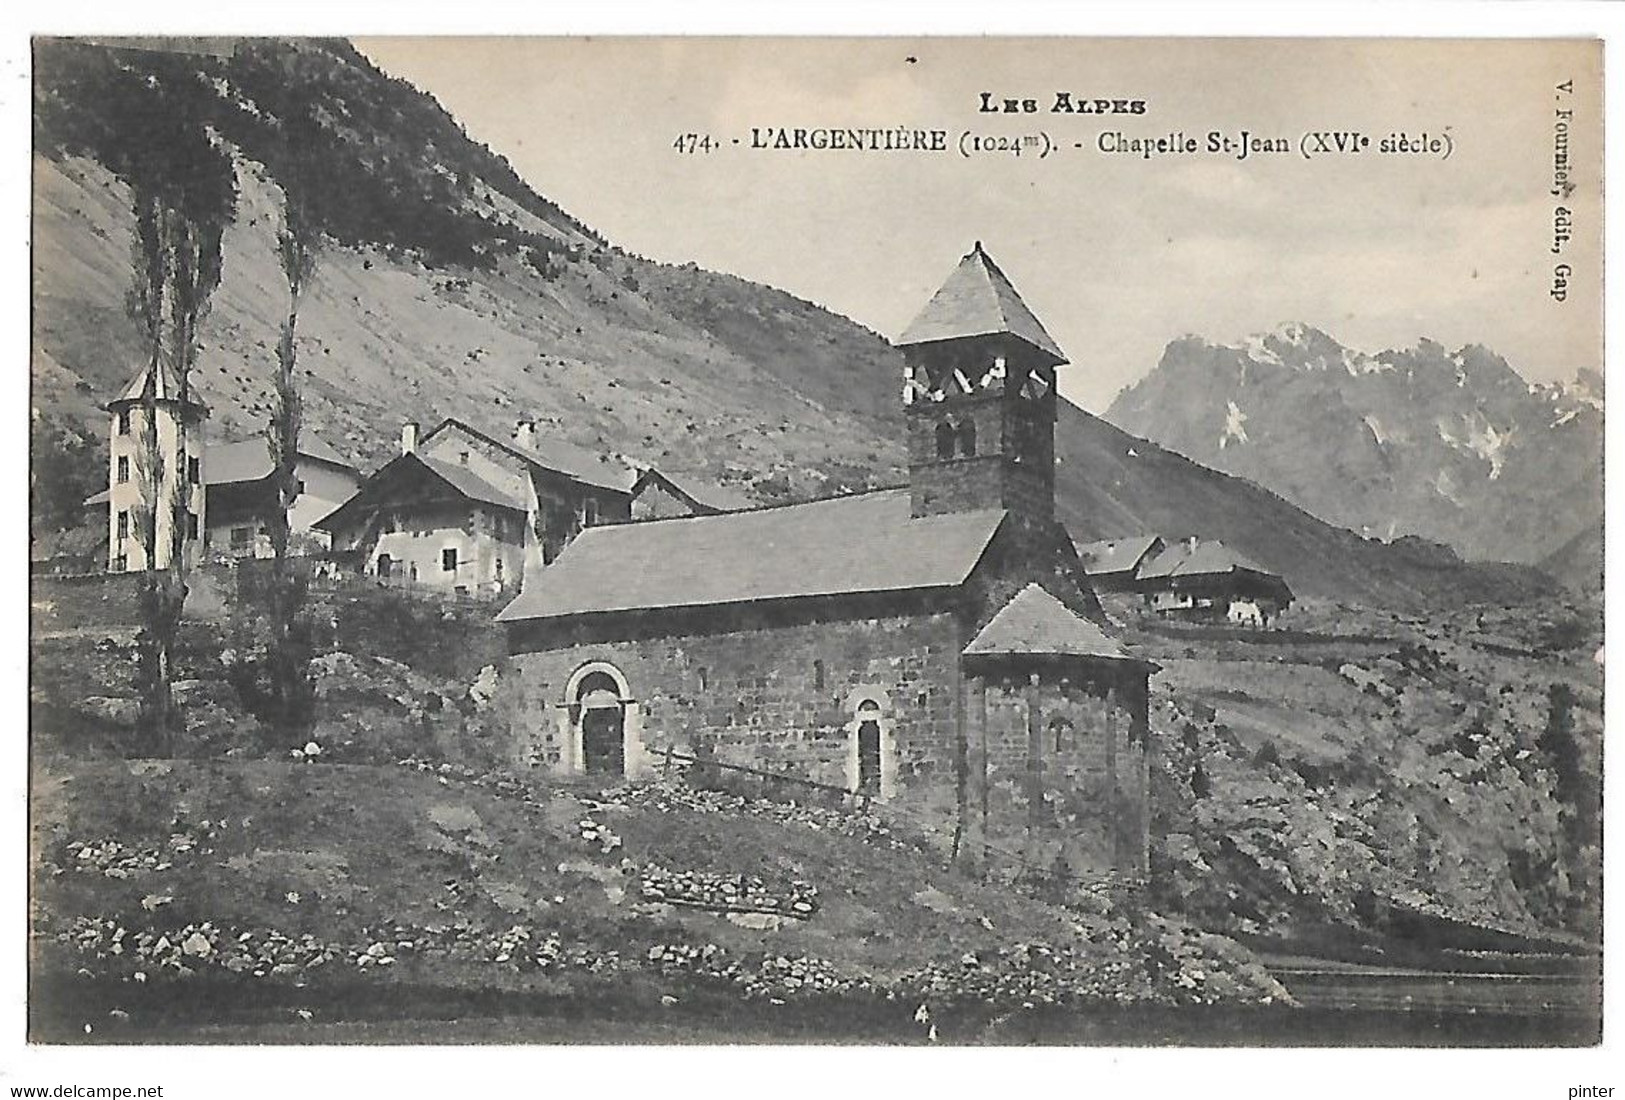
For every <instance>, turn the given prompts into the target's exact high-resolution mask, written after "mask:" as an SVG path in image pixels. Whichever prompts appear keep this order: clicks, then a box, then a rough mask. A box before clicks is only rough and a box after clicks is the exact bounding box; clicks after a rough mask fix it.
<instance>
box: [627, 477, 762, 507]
mask: <svg viewBox="0 0 1625 1100" xmlns="http://www.w3.org/2000/svg"><path fill="white" fill-rule="evenodd" d="M754 506H755V502H754V501H752V500H751V499H750V498H749V497H747V496H745V495H743V494H742V493H736V492H734V491H732V490H730V489H725V488H723V487H721V486H718V485H712V484H710V483H708V482H706V481H703V480H702V479H700V478H698V477H692V476H689V475H687V474H681V475H679V474H674V473H669V472H667V471H664V470H657V469H655V468H654V467H653V466H648V467H645V468H644V469H643V471H642V472H641V473H639V474H638V478H637V480H636V481H635V482H633V483H632V518H633V519H635V520H642V519H672V518H675V517H678V516H714V515H716V514H717V513H718V512H737V511H739V510H740V509H742V508H751V507H754Z"/></svg>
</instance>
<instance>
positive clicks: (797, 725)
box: [499, 243, 1152, 877]
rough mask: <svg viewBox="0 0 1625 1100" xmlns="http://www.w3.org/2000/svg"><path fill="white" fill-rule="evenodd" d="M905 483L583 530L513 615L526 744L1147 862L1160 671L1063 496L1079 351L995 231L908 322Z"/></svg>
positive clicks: (557, 765)
mask: <svg viewBox="0 0 1625 1100" xmlns="http://www.w3.org/2000/svg"><path fill="white" fill-rule="evenodd" d="M900 345H901V348H902V351H903V355H904V364H905V375H904V379H903V383H904V389H903V397H902V400H903V404H904V406H905V417H904V419H905V422H906V432H907V445H908V452H909V483H908V485H907V486H904V487H899V488H895V489H884V490H878V491H873V492H867V493H858V494H853V495H850V496H843V497H836V498H832V499H826V500H817V501H812V502H808V503H799V504H789V505H782V506H776V507H765V508H756V509H752V510H746V511H738V512H723V513H717V514H710V515H691V516H685V517H680V518H672V519H652V520H648V521H645V522H640V523H631V524H626V525H620V526H604V527H593V528H590V529H588V530H586V531H583V532H582V533H581V534H580V536H579V537H577V538H576V539H575V540H574V541H573V542H571V544H570V545H569V546H568V547H566V548H565V550H564V552H563V553H562V554H561V555H560V556H559V558H558V560H556V561H555V562H553V563H552V564H551V565H549V566H548V567H547V568H545V569H542V570H540V571H537V572H534V573H530V574H527V577H526V581H525V585H524V588H523V591H522V592H521V593H520V594H519V596H518V597H517V598H516V599H515V600H514V601H513V602H512V603H511V604H509V605H508V607H506V608H505V609H504V610H503V611H502V612H501V614H500V615H499V619H500V621H501V622H503V623H505V624H506V625H507V632H508V648H509V652H510V655H511V665H510V668H509V670H508V673H507V675H506V677H505V682H506V685H507V690H509V691H510V692H512V693H513V702H514V705H515V708H516V711H517V713H519V714H520V715H521V716H522V721H521V722H520V727H521V728H522V729H523V730H524V733H523V734H522V735H521V737H522V743H521V744H520V745H519V746H518V751H519V753H520V755H521V756H522V757H523V758H524V759H525V760H527V761H528V762H529V763H531V764H533V765H535V766H538V767H544V768H547V769H550V770H553V771H556V772H563V773H570V772H600V773H604V774H606V775H614V774H624V775H628V776H641V775H648V774H650V773H652V772H654V771H655V770H656V769H657V768H660V767H665V766H669V763H670V761H671V760H672V759H673V758H674V757H675V759H677V760H678V761H680V762H681V761H686V760H689V759H697V760H701V761H705V762H708V763H717V764H734V765H738V766H746V767H751V768H754V769H757V770H765V771H771V772H773V773H775V774H785V775H790V776H795V777H799V778H800V779H803V780H808V781H813V782H817V783H822V784H825V785H827V786H830V787H835V788H841V789H844V790H847V791H850V792H855V793H857V794H859V795H861V796H864V797H868V798H873V799H878V800H886V801H892V802H895V803H898V804H899V805H901V806H906V807H909V808H911V809H913V810H915V811H917V812H918V813H920V814H923V815H928V816H933V817H936V818H938V819H940V820H941V821H942V822H943V824H944V827H945V831H951V832H952V834H953V835H954V837H955V838H956V839H955V851H956V853H968V857H974V856H975V853H978V852H982V853H984V854H985V852H986V851H987V850H993V849H992V848H991V847H990V848H984V847H983V845H984V844H986V845H988V846H993V845H994V844H995V842H1001V843H1003V844H1004V845H1006V846H1009V845H1020V846H1022V847H1023V852H1024V854H1025V858H1026V859H1027V860H1028V861H1036V863H1037V864H1038V865H1041V866H1044V867H1055V866H1057V865H1058V864H1064V865H1065V866H1066V867H1067V868H1069V869H1071V870H1073V871H1075V872H1101V873H1105V874H1116V875H1126V876H1132V877H1139V876H1142V875H1143V874H1144V872H1145V869H1146V860H1147V850H1148V849H1147V837H1148V833H1147V830H1148V818H1147V810H1146V787H1147V776H1148V771H1147V752H1148V746H1147V739H1148V723H1147V713H1148V704H1149V699H1148V677H1149V674H1150V672H1151V671H1152V666H1151V665H1150V664H1149V663H1148V662H1146V661H1144V660H1140V659H1137V658H1135V657H1134V656H1133V655H1132V654H1130V653H1128V652H1127V651H1125V650H1124V649H1123V647H1122V646H1121V645H1119V644H1118V643H1117V642H1115V641H1114V640H1113V639H1111V638H1110V637H1108V636H1107V635H1106V633H1105V632H1104V631H1103V630H1102V627H1101V625H1100V624H1101V620H1102V616H1101V613H1100V608H1099V604H1098V601H1097V600H1096V599H1095V596H1094V594H1093V592H1092V591H1091V589H1090V587H1089V583H1088V580H1087V577H1086V576H1085V573H1084V568H1083V565H1082V563H1081V562H1080V561H1079V559H1078V555H1077V552H1076V550H1075V548H1074V547H1073V544H1072V541H1071V539H1070V538H1069V537H1068V535H1067V533H1066V530H1065V529H1064V527H1063V526H1062V525H1061V524H1060V523H1059V522H1057V520H1056V519H1055V515H1054V422H1055V403H1056V394H1055V370H1056V368H1057V367H1058V366H1061V365H1062V364H1064V362H1065V357H1064V355H1063V354H1062V353H1061V351H1060V349H1059V348H1058V347H1057V346H1056V344H1055V342H1054V340H1053V339H1052V338H1051V337H1050V336H1049V334H1048V333H1047V332H1045V331H1044V328H1043V326H1042V325H1041V324H1040V323H1039V322H1038V320H1037V318H1036V317H1035V316H1033V314H1032V313H1031V311H1030V310H1029V309H1028V308H1027V306H1026V304H1025V303H1024V302H1023V301H1022V300H1021V297H1020V295H1019V294H1017V292H1016V290H1015V288H1014V286H1012V284H1011V283H1010V281H1009V280H1008V279H1007V278H1006V277H1005V275H1004V273H1003V272H1002V271H1000V270H999V268H998V267H997V266H996V265H995V264H994V262H993V260H992V259H991V258H990V257H989V256H988V255H987V253H986V252H985V251H984V250H983V249H982V247H981V245H980V243H978V244H977V246H976V247H975V248H974V249H972V250H971V251H970V252H969V253H968V254H967V255H965V256H964V257H963V259H962V260H961V261H960V263H959V265H958V267H957V268H956V269H955V270H954V272H953V273H952V274H951V275H950V276H949V278H948V280H947V282H946V283H945V284H944V285H943V287H942V288H941V289H940V290H939V291H938V292H937V293H936V295H935V296H934V297H933V298H932V299H931V300H930V302H929V303H928V304H927V305H926V307H925V309H924V311H923V312H922V313H921V314H920V316H919V317H918V318H917V319H916V320H915V321H914V322H913V323H912V324H911V325H910V326H909V328H908V329H907V331H906V332H905V333H904V335H903V337H902V338H901V340H900Z"/></svg>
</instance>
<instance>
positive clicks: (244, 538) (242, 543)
mask: <svg viewBox="0 0 1625 1100" xmlns="http://www.w3.org/2000/svg"><path fill="white" fill-rule="evenodd" d="M253 537H254V532H253V530H252V529H250V528H247V527H233V528H232V529H231V552H232V553H233V554H242V553H246V552H247V550H248V547H249V544H250V541H251V540H252V539H253Z"/></svg>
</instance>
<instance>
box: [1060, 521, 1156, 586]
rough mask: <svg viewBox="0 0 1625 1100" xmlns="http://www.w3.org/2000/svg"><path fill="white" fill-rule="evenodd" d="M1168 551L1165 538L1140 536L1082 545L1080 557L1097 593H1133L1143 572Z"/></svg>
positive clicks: (1079, 547)
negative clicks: (1158, 556)
mask: <svg viewBox="0 0 1625 1100" xmlns="http://www.w3.org/2000/svg"><path fill="white" fill-rule="evenodd" d="M1167 548H1168V544H1167V543H1165V542H1163V540H1162V536H1161V535H1136V536H1135V537H1133V538H1126V539H1106V540H1103V541H1101V542H1087V543H1080V544H1079V546H1078V557H1080V558H1081V559H1083V571H1084V572H1085V573H1087V574H1088V575H1089V583H1090V584H1091V585H1093V586H1094V589H1095V591H1096V592H1132V591H1134V590H1135V589H1136V588H1137V587H1138V585H1139V582H1140V570H1141V569H1143V568H1144V567H1145V565H1146V564H1147V563H1148V562H1150V561H1151V560H1152V559H1154V558H1155V557H1156V556H1157V555H1158V554H1161V553H1162V552H1163V551H1164V550H1166V549H1167Z"/></svg>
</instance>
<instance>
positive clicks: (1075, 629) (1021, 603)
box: [965, 584, 1135, 661]
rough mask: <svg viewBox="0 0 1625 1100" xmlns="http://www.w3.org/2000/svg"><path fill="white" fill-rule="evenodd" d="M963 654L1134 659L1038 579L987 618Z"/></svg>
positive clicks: (978, 655) (968, 655)
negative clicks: (991, 616) (1073, 610)
mask: <svg viewBox="0 0 1625 1100" xmlns="http://www.w3.org/2000/svg"><path fill="white" fill-rule="evenodd" d="M965 656H967V657H998V656H1026V657H1088V658H1094V659H1096V660H1107V661H1132V660H1135V658H1134V657H1131V656H1130V655H1129V654H1128V652H1127V651H1126V650H1124V649H1123V647H1122V646H1120V645H1118V644H1117V643H1116V642H1114V641H1112V640H1111V639H1110V638H1108V637H1107V636H1106V635H1105V633H1104V632H1103V631H1102V630H1101V629H1100V627H1098V626H1096V625H1095V624H1094V623H1092V622H1090V621H1089V620H1087V619H1084V618H1080V617H1079V616H1077V615H1075V614H1073V613H1072V612H1071V611H1070V610H1068V609H1067V607H1066V605H1065V604H1063V603H1062V602H1061V601H1060V600H1058V599H1056V598H1055V597H1054V596H1052V595H1050V594H1049V593H1048V592H1046V591H1044V589H1043V588H1041V587H1039V586H1038V585H1037V584H1029V585H1028V586H1027V587H1026V588H1023V589H1022V590H1021V591H1020V592H1017V593H1016V594H1015V595H1014V596H1013V597H1011V599H1010V602H1009V603H1007V604H1005V605H1004V607H1003V608H1001V609H1000V610H999V613H998V614H997V615H994V616H993V618H992V619H990V620H989V621H988V624H987V625H986V626H984V627H983V628H982V629H981V631H980V632H979V633H978V634H977V635H976V637H974V638H972V639H971V643H970V645H968V646H966V647H965Z"/></svg>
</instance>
